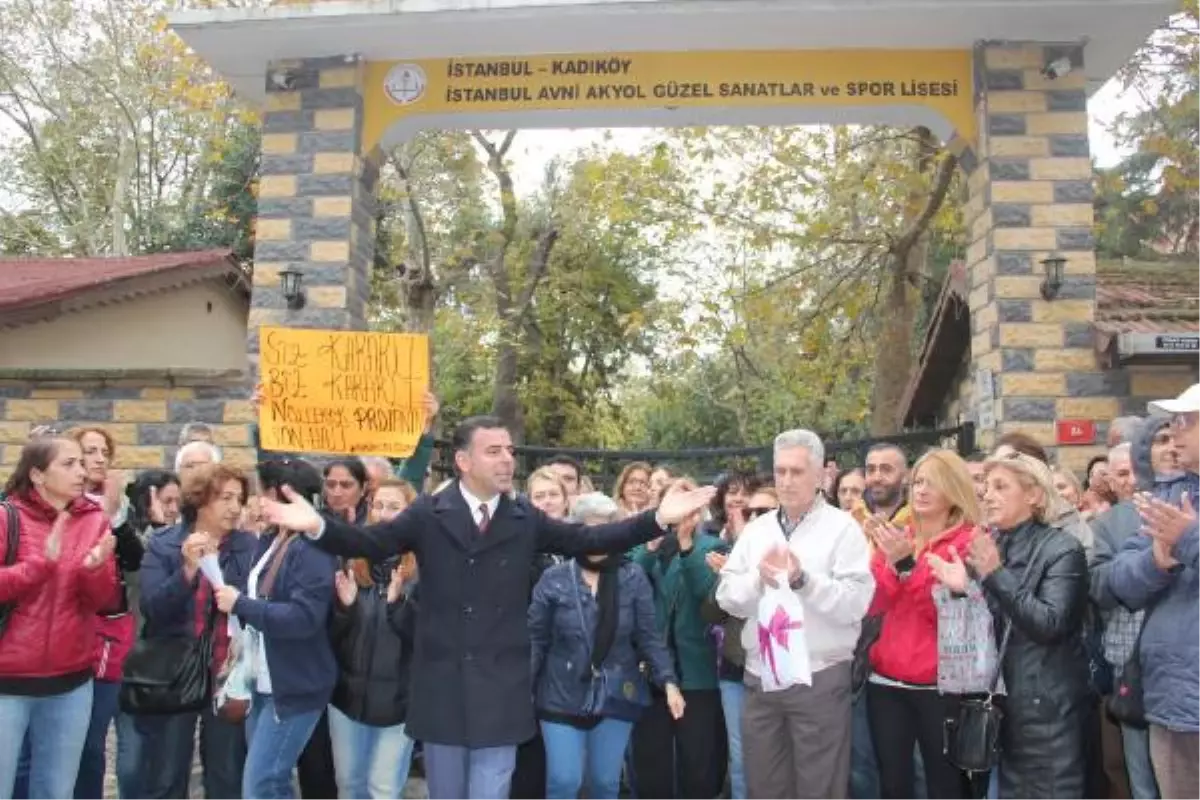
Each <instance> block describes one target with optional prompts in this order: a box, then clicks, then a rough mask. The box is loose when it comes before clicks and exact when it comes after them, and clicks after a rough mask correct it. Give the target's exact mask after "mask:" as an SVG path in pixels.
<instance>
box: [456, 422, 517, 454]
mask: <svg viewBox="0 0 1200 800" xmlns="http://www.w3.org/2000/svg"><path fill="white" fill-rule="evenodd" d="M494 430H508V426H507V425H505V424H504V422H503V421H502V420H501V419H500V418H499V417H493V416H491V415H481V416H478V417H467V418H466V419H464V420H463V421H462V422H460V423H458V427H456V428H455V429H454V433H453V435H451V437H450V446H451V447H452V448H453V449H454V452H456V453H457V452H460V451H463V450H468V449H470V447H471V440H472V439H474V438H475V432H476V431H494Z"/></svg>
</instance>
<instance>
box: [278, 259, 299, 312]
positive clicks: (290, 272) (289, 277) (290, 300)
mask: <svg viewBox="0 0 1200 800" xmlns="http://www.w3.org/2000/svg"><path fill="white" fill-rule="evenodd" d="M302 277H303V276H302V274H301V272H300V271H299V270H295V269H284V270H280V271H279V282H280V284H281V285H282V286H283V299H284V300H286V301H287V307H288V308H289V309H291V310H292V311H299V310H300V309H302V308H304V300H305V297H304V287H303V286H301V278H302Z"/></svg>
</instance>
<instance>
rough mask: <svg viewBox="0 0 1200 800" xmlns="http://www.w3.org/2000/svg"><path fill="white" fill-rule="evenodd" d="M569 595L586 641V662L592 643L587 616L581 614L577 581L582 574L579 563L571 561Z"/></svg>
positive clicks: (590, 652) (581, 577) (590, 653)
mask: <svg viewBox="0 0 1200 800" xmlns="http://www.w3.org/2000/svg"><path fill="white" fill-rule="evenodd" d="M571 578H572V581H571V597H572V598H573V599H574V600H575V613H576V614H578V615H579V627H580V629H581V630H582V631H583V640H584V641H585V642H587V658H588V663H589V664H590V663H591V661H592V644H591V642H590V641H589V640H588V637H587V618H586V617H584V616H583V601H582V600H580V599H579V581H581V580H583V576H582V575H581V574H580V571H579V564H578V563H576V562H571Z"/></svg>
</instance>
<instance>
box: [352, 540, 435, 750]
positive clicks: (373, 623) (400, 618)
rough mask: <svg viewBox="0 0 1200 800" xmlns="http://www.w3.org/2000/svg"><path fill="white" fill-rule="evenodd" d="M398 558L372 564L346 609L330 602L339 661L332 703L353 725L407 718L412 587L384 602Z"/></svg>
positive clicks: (386, 723) (382, 723)
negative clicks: (404, 594)
mask: <svg viewBox="0 0 1200 800" xmlns="http://www.w3.org/2000/svg"><path fill="white" fill-rule="evenodd" d="M397 563H399V559H398V558H394V559H389V560H388V561H385V562H384V563H382V564H372V565H371V580H373V581H374V585H373V586H367V587H361V588H359V590H358V599H357V600H355V601H354V604H353V605H352V606H350V607H349V608H342V607H341V605H340V604H339V603H335V604H334V612H333V623H332V625H331V626H330V631H331V635H332V637H333V650H334V654H335V655H336V656H337V662H338V681H337V686H336V687H335V688H334V690H333V705H334V706H335V707H336V708H337V709H338V710H339V711H341V712H342V713H344V714H345V715H346V716H348V717H350V718H351V719H353V720H357V721H358V722H362V723H365V724H367V725H375V726H378V727H389V726H392V725H399V724H400V723H401V722H404V721H405V719H406V717H407V716H408V682H409V673H410V668H409V667H410V663H411V661H412V652H413V644H412V643H413V631H414V626H415V619H416V604H417V596H416V591H415V586H414V587H413V588H412V590H410V591H409V592H408V595H407V597H405V598H402V599H401V600H399V601H397V602H395V603H389V602H388V601H387V588H388V583H389V582H390V581H391V577H392V570H393V569H395V567H396V564H397Z"/></svg>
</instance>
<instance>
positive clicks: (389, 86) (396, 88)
mask: <svg viewBox="0 0 1200 800" xmlns="http://www.w3.org/2000/svg"><path fill="white" fill-rule="evenodd" d="M426 83H427V81H426V78H425V70H423V69H421V67H419V66H418V65H416V64H397V65H396V66H394V67H392V68H391V69H390V70H388V74H387V77H386V78H384V79H383V91H384V92H386V93H387V96H388V97H390V98H391V99H392V102H393V103H395V104H396V105H400V106H407V105H411V104H413V103H415V102H417V101H418V100H420V99H421V98H422V97H424V96H425V85H426Z"/></svg>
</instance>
